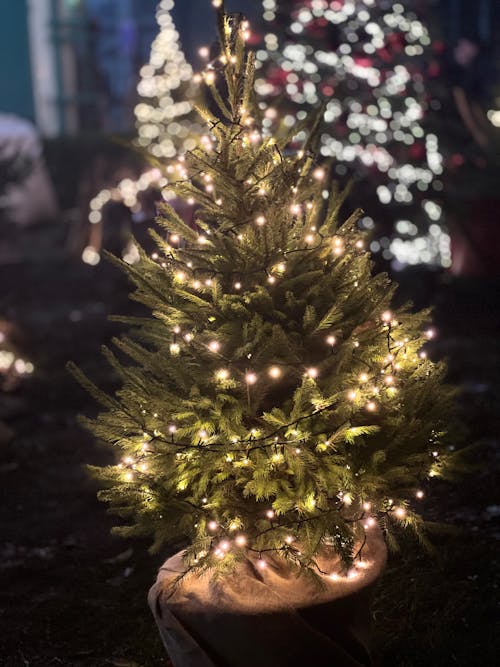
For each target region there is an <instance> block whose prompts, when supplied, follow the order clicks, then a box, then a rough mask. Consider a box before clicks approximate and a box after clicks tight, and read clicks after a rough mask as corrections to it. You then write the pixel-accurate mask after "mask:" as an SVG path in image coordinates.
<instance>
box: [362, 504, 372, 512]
mask: <svg viewBox="0 0 500 667" xmlns="http://www.w3.org/2000/svg"><path fill="white" fill-rule="evenodd" d="M371 508H372V504H371V503H363V509H364V510H365V512H369V511H370V510H371Z"/></svg>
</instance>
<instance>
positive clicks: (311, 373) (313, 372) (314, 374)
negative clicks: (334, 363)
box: [306, 368, 319, 379]
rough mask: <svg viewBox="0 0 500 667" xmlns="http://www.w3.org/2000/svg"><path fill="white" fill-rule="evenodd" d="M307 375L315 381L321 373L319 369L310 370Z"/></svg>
mask: <svg viewBox="0 0 500 667" xmlns="http://www.w3.org/2000/svg"><path fill="white" fill-rule="evenodd" d="M306 373H307V375H308V376H309V377H310V378H313V379H314V378H317V377H318V375H319V371H318V369H317V368H308V369H307V371H306Z"/></svg>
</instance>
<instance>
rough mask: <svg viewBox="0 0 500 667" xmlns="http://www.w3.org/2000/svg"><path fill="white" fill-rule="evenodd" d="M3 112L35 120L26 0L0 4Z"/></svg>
mask: <svg viewBox="0 0 500 667" xmlns="http://www.w3.org/2000/svg"><path fill="white" fill-rule="evenodd" d="M0 112H11V113H16V114H19V115H21V116H24V117H25V118H29V119H30V120H34V116H35V110H34V101H33V93H32V80H31V63H30V48H29V37H28V21H27V10H26V0H0Z"/></svg>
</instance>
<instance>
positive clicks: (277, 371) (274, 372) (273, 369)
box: [269, 366, 281, 379]
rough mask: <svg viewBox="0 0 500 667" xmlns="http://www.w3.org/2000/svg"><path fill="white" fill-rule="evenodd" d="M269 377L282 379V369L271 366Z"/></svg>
mask: <svg viewBox="0 0 500 667" xmlns="http://www.w3.org/2000/svg"><path fill="white" fill-rule="evenodd" d="M269 375H270V376H271V377H272V378H273V379H277V378H279V377H281V368H280V367H279V366H271V368H270V369H269Z"/></svg>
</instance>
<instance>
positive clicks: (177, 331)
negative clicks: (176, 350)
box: [173, 325, 181, 334]
mask: <svg viewBox="0 0 500 667" xmlns="http://www.w3.org/2000/svg"><path fill="white" fill-rule="evenodd" d="M173 332H174V334H180V332H181V328H180V326H178V325H176V326H175V327H174V328H173Z"/></svg>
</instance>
